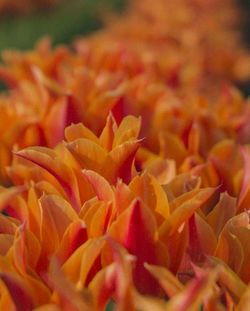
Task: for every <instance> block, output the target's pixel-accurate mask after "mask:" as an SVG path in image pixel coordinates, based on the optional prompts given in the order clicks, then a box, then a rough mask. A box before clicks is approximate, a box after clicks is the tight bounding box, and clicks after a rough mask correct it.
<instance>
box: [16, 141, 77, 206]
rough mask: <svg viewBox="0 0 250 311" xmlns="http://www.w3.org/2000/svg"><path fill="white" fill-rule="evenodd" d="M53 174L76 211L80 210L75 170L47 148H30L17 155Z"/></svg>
mask: <svg viewBox="0 0 250 311" xmlns="http://www.w3.org/2000/svg"><path fill="white" fill-rule="evenodd" d="M16 155H18V156H20V157H22V158H24V159H27V160H29V161H31V162H33V163H35V164H37V165H39V166H40V167H42V168H44V169H45V170H47V171H48V172H49V173H50V174H52V175H53V176H54V177H55V178H56V179H57V180H58V181H59V183H60V184H61V185H62V187H63V189H64V190H65V192H66V193H67V195H68V198H69V201H70V202H71V204H72V206H73V207H74V209H75V210H77V211H79V209H80V199H79V190H78V185H77V180H76V177H75V175H74V173H73V170H72V169H71V168H69V167H68V166H66V165H65V164H64V162H62V161H61V159H60V157H59V156H58V155H57V154H56V152H55V151H53V150H51V149H48V148H45V147H29V148H26V149H24V150H22V151H19V152H17V153H16Z"/></svg>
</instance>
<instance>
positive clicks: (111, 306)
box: [105, 300, 115, 311]
mask: <svg viewBox="0 0 250 311" xmlns="http://www.w3.org/2000/svg"><path fill="white" fill-rule="evenodd" d="M114 307H115V303H114V301H113V300H109V303H108V305H107V307H106V309H105V311H113V310H114Z"/></svg>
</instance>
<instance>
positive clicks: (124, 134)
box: [113, 116, 141, 148]
mask: <svg viewBox="0 0 250 311" xmlns="http://www.w3.org/2000/svg"><path fill="white" fill-rule="evenodd" d="M140 128H141V118H136V117H134V116H127V117H125V118H123V119H122V121H121V123H120V125H119V127H118V129H117V131H116V133H115V137H114V141H113V148H115V147H117V146H119V145H122V144H123V143H125V142H126V141H129V140H134V139H137V137H138V135H139V132H140Z"/></svg>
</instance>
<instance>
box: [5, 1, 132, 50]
mask: <svg viewBox="0 0 250 311" xmlns="http://www.w3.org/2000/svg"><path fill="white" fill-rule="evenodd" d="M125 6H126V0H70V1H69V0H0V51H2V50H3V49H10V48H17V49H21V50H25V49H31V48H33V46H34V44H35V42H36V41H37V40H38V39H39V38H40V37H42V36H44V35H48V34H49V35H50V36H51V37H52V39H53V43H54V44H61V43H70V42H71V41H72V39H73V38H75V37H76V36H78V35H83V34H87V33H90V32H92V31H95V30H96V29H99V28H101V27H102V26H103V16H104V15H105V11H107V10H109V11H110V10H113V11H118V12H119V11H120V12H121V11H122V10H123V9H124V8H125Z"/></svg>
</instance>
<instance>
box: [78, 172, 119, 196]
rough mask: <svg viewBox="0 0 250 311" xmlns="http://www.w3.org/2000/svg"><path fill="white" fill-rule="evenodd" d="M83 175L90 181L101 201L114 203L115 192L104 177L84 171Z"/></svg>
mask: <svg viewBox="0 0 250 311" xmlns="http://www.w3.org/2000/svg"><path fill="white" fill-rule="evenodd" d="M82 174H83V175H84V176H85V177H86V178H87V179H88V181H89V182H90V184H91V185H92V187H93V188H94V191H95V193H96V195H97V197H98V199H99V200H100V201H105V202H114V192H113V190H112V188H111V186H110V184H109V183H108V182H107V180H106V179H105V178H104V177H102V176H101V175H99V174H98V173H96V172H94V171H91V170H82Z"/></svg>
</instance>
